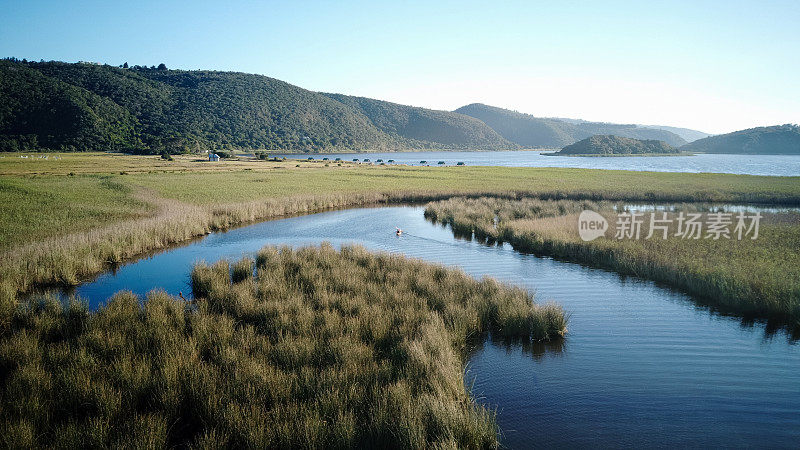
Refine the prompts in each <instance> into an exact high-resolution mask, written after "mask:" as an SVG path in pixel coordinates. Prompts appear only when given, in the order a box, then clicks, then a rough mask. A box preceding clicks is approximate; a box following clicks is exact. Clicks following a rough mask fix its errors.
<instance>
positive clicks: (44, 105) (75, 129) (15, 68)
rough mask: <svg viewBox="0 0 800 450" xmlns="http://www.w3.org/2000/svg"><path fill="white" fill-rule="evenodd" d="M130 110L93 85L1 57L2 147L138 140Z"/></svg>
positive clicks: (114, 144)
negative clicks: (72, 81) (64, 79)
mask: <svg viewBox="0 0 800 450" xmlns="http://www.w3.org/2000/svg"><path fill="white" fill-rule="evenodd" d="M136 128H137V121H136V118H135V117H134V116H133V115H132V114H130V112H129V111H128V110H126V109H125V108H123V107H121V106H119V105H118V104H116V103H114V102H113V101H112V100H110V99H108V98H106V97H102V96H99V95H97V94H94V93H93V92H91V91H88V90H86V89H83V88H81V87H78V86H74V85H71V84H68V83H64V82H61V81H59V80H55V79H52V78H50V77H47V76H46V75H44V74H42V73H40V72H39V71H37V70H35V69H32V68H30V67H28V66H26V65H23V64H16V63H13V62H11V61H4V60H0V149H2V150H6V151H16V150H26V149H37V148H50V149H65V150H75V149H84V148H85V149H90V150H94V149H101V148H107V149H117V148H124V147H128V146H131V145H138V144H140V141H139V140H138V137H137V131H136Z"/></svg>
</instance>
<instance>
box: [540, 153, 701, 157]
mask: <svg viewBox="0 0 800 450" xmlns="http://www.w3.org/2000/svg"><path fill="white" fill-rule="evenodd" d="M541 155H542V156H582V157H587V156H588V157H593V158H602V157H620V156H695V154H694V153H689V152H680V153H611V154H608V153H577V154H567V153H564V154H561V153H559V152H542V153H541Z"/></svg>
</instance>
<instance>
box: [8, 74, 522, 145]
mask: <svg viewBox="0 0 800 450" xmlns="http://www.w3.org/2000/svg"><path fill="white" fill-rule="evenodd" d="M225 148H248V149H266V150H271V151H289V152H334V151H394V150H412V149H443V150H447V149H453V150H455V149H463V150H466V149H475V150H501V149H516V148H518V146H517V145H516V144H513V143H511V142H509V141H507V140H506V139H503V138H502V137H501V136H500V135H499V134H497V133H496V132H495V131H494V130H492V129H491V128H489V127H488V126H487V125H486V124H484V123H483V122H481V121H479V120H475V119H474V118H471V117H468V116H464V115H461V114H456V113H452V112H448V111H434V110H428V109H424V108H414V107H410V106H404V105H398V104H394V103H389V102H381V101H378V100H371V99H361V98H358V97H347V96H339V95H335V94H329V95H326V94H321V93H318V92H313V91H309V90H306V89H302V88H299V87H297V86H294V85H291V84H289V83H286V82H283V81H280V80H276V79H274V78H269V77H265V76H262V75H251V74H245V73H238V72H216V71H202V70H196V71H183V70H167V69H166V68H163V67H162V68H161V69H157V68H155V67H152V68H144V67H135V68H131V69H122V68H118V67H112V66H109V65H100V64H89V63H62V62H40V63H36V62H21V61H16V60H0V150H6V151H8V150H12V151H14V150H38V149H46V150H68V151H69V150H119V151H133V152H141V153H157V152H161V151H164V150H166V151H170V152H185V151H202V150H214V149H225Z"/></svg>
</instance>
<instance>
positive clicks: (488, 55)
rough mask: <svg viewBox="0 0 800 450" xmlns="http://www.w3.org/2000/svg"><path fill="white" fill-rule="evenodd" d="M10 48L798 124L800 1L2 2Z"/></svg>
mask: <svg viewBox="0 0 800 450" xmlns="http://www.w3.org/2000/svg"><path fill="white" fill-rule="evenodd" d="M0 17H1V19H0V24H2V25H0V57H8V56H14V57H17V58H20V59H22V58H27V59H29V60H40V59H44V60H60V61H68V62H75V61H81V60H83V61H97V62H103V63H108V64H113V65H119V64H122V63H123V62H128V63H129V64H131V65H133V64H140V65H154V64H155V65H157V64H159V63H162V62H163V63H165V64H166V65H167V67H169V68H171V69H213V70H231V71H240V72H248V73H257V74H262V75H267V76H270V77H274V78H278V79H281V80H284V81H287V82H289V83H292V84H295V85H298V86H301V87H303V88H306V89H311V90H315V91H324V92H337V93H343V94H350V95H359V96H365V97H372V98H378V99H382V100H388V101H393V102H397V103H403V104H409V105H414V106H423V107H427V108H434V109H446V110H453V109H456V108H458V107H460V106H463V105H466V104H469V103H475V102H480V103H486V104H489V105H493V106H499V107H503V108H508V109H513V110H517V111H520V112H524V113H528V114H533V115H535V116H540V117H569V118H580V119H585V120H596V121H606V122H618V123H639V124H658V125H671V126H678V127H686V128H693V129H697V130H701V131H705V132H708V133H715V134H716V133H725V132H730V131H734V130H739V129H744V128H751V127H755V126H765V125H775V124H783V123H798V122H800V82H798V81H799V80H800V50H799V49H800V1H797V0H794V1H750V2H742V1H735V0H734V1H703V0H693V1H686V2H683V1H677V0H676V1H658V0H652V1H605V2H604V1H593V2H573V1H542V2H537V1H520V2H515V1H507V2H488V1H482V2H478V1H470V0H461V1H453V2H449V1H442V2H434V1H422V2H415V1H400V0H395V1H390V2H380V1H344V0H342V1H325V2H322V1H320V2H314V1H286V2H270V1H260V2H244V1H235V0H231V1H225V2H222V1H220V2H204V1H192V2H188V1H187V2H178V1H165V0H162V1H148V0H141V1H133V2H117V1H107V0H106V1H63V0H61V1H37V0H19V1H11V0H0Z"/></svg>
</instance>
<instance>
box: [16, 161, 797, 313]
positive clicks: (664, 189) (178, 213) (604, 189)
mask: <svg viewBox="0 0 800 450" xmlns="http://www.w3.org/2000/svg"><path fill="white" fill-rule="evenodd" d="M40 156H43V155H29V157H28V158H20V157H19V155H17V154H3V155H0V173H2V174H3V175H2V176H0V198H1V199H2V201H3V204H4V207H3V209H2V213H1V214H0V281H1V282H0V311H6V313H3V314H0V318H2V317H7V313H8V311H10V309H13V307H14V306H13V305H14V303H15V300H14V298H15V297H16V294H17V292H21V291H25V290H28V289H30V288H31V287H33V286H36V285H46V284H75V283H78V282H79V281H80V280H82V279H85V278H86V277H89V276H92V275H94V274H96V273H99V272H101V271H103V270H105V269H106V268H108V267H109V264H114V263H118V262H121V261H124V260H127V259H130V258H133V257H136V256H138V255H141V254H144V253H146V252H149V251H153V250H157V249H161V248H164V247H166V246H169V245H172V244H175V243H179V242H183V241H186V240H188V239H191V238H194V237H197V236H202V235H204V234H207V233H209V232H211V231H214V230H219V229H224V228H227V227H230V226H233V225H236V224H241V223H245V222H248V221H253V220H260V219H267V218H271V217H279V216H285V215H290V214H299V213H307V212H315V211H320V210H323V209H327V208H340V207H352V206H359V205H368V204H379V203H395V202H408V201H417V202H419V201H432V200H439V199H445V198H448V197H451V196H455V195H471V196H479V195H495V196H496V195H503V196H506V197H509V198H516V197H521V196H537V197H541V198H565V199H592V200H600V199H606V200H626V201H632V202H637V201H643V202H648V201H719V202H757V203H777V204H787V205H797V204H800V179H798V178H797V177H760V176H746V175H725V174H676V173H652V172H624V171H606V170H581V169H550V168H508V167H410V166H374V165H366V164H354V163H348V162H345V163H342V165H341V166H340V165H338V163H325V162H322V161H313V162H309V161H301V162H295V161H291V162H285V161H278V162H272V161H260V160H253V159H249V160H245V159H242V160H232V161H223V162H220V163H209V162H207V161H203V160H202V159H201V158H197V157H195V156H178V157H176V158H175V161H165V160H162V159H161V158H160V157H158V156H133V155H120V154H108V153H90V154H51V155H47V156H48V158H47V159H43V158H40ZM326 164H327V166H326Z"/></svg>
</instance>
